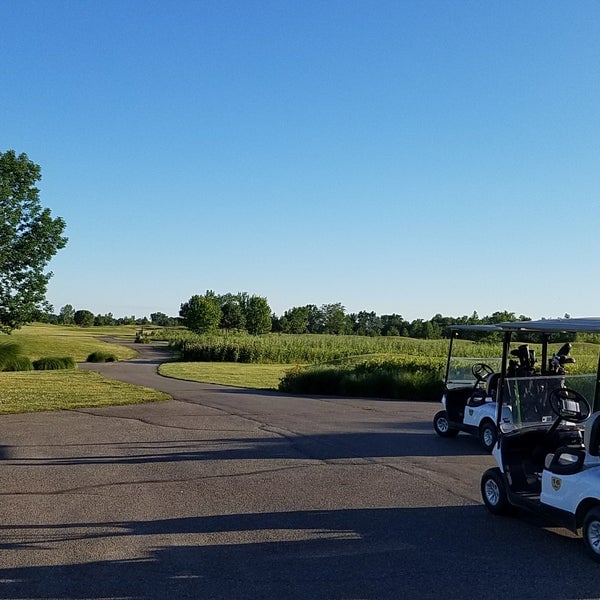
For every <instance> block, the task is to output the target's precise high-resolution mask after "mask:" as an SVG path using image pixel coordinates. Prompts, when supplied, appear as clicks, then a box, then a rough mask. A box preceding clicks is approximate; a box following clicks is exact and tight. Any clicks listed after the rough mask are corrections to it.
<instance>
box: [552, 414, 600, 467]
mask: <svg viewBox="0 0 600 600" xmlns="http://www.w3.org/2000/svg"><path fill="white" fill-rule="evenodd" d="M583 443H584V447H585V449H582V448H579V447H575V446H561V447H560V448H557V449H556V450H555V451H554V452H553V453H551V454H548V455H547V456H546V460H545V462H544V465H545V467H546V469H548V470H549V471H552V473H556V474H557V475H573V474H574V473H577V472H578V471H580V470H581V469H583V468H584V467H587V466H597V465H600V412H596V413H594V414H593V415H591V416H590V417H589V419H588V420H587V422H586V424H585V430H584V433H583Z"/></svg>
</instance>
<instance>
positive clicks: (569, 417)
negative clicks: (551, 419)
mask: <svg viewBox="0 0 600 600" xmlns="http://www.w3.org/2000/svg"><path fill="white" fill-rule="evenodd" d="M548 404H550V408H551V409H552V412H553V413H554V414H555V415H556V416H557V417H559V418H560V419H561V420H562V419H564V420H565V421H570V422H571V423H583V421H585V420H586V419H587V418H588V417H589V416H590V413H591V412H592V408H591V406H590V403H589V402H588V401H587V400H586V398H585V397H584V396H582V395H581V394H580V393H579V392H576V391H575V390H572V389H571V388H566V387H559V388H555V389H553V390H552V391H551V392H550V395H549V396H548Z"/></svg>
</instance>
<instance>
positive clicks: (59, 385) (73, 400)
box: [0, 370, 169, 414]
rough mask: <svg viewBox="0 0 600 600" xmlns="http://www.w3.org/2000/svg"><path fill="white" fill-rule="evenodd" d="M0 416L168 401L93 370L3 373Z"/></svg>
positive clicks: (146, 390)
mask: <svg viewBox="0 0 600 600" xmlns="http://www.w3.org/2000/svg"><path fill="white" fill-rule="evenodd" d="M0 389H2V394H1V395H0V414H9V413H25V412H36V411H44V410H73V409H76V408H83V407H98V406H112V405H115V406H116V405H124V404H138V403H140V402H155V401H159V400H168V399H169V396H168V395H167V394H164V393H162V392H157V391H156V390H152V389H150V388H145V387H140V386H135V385H130V384H127V383H123V382H120V381H115V380H113V379H107V378H105V377H102V376H100V375H98V374H97V373H92V372H89V371H79V370H69V371H25V372H19V373H0Z"/></svg>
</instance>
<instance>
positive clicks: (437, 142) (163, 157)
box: [0, 0, 600, 320]
mask: <svg viewBox="0 0 600 600" xmlns="http://www.w3.org/2000/svg"><path fill="white" fill-rule="evenodd" d="M599 31H600V3H598V2H595V1H594V2H592V1H586V0H582V1H578V2H562V1H561V2H554V1H547V2H537V1H532V2H522V1H519V2H512V1H509V0H502V1H493V0H490V1H487V0H486V1H477V2H475V1H473V2H471V1H458V0H457V1H442V0H436V1H428V0H418V1H417V0H415V1H399V0H398V1H394V2H391V1H386V0H381V1H377V0H369V1H356V0H346V1H343V2H342V1H335V0H332V1H326V0H318V1H313V0H302V1H300V0H298V1H291V0H287V1H286V0H281V1H268V0H265V1H260V2H259V1H254V0H245V1H241V0H239V1H229V0H219V1H214V2H213V1H208V0H207V1H197V2H187V1H182V0H170V1H169V2H166V1H163V2H156V1H143V2H142V1H141V0H139V1H137V0H136V1H132V0H119V1H116V0H102V1H92V0H78V1H60V0H53V1H48V0H38V1H31V0H9V1H7V2H4V3H3V5H2V21H1V23H0V48H1V51H2V57H3V59H2V63H3V64H2V68H1V69H0V151H5V150H8V149H14V150H15V151H16V152H18V153H20V152H25V153H27V154H28V156H29V157H30V158H31V159H32V160H34V161H35V162H37V163H38V164H40V166H41V167H42V181H41V182H40V186H39V187H40V191H41V193H40V199H41V202H42V205H43V206H47V207H49V208H50V209H51V210H52V212H53V214H54V215H59V216H62V217H63V218H64V219H65V221H66V223H67V232H66V233H67V235H68V237H69V243H68V245H67V247H66V248H65V249H64V250H61V251H60V252H59V254H57V256H56V257H55V258H54V259H53V260H52V262H51V264H50V269H51V270H52V271H53V272H54V277H53V278H52V280H51V283H50V285H49V287H48V299H49V301H50V302H51V303H52V304H53V305H54V307H55V310H56V311H57V312H58V310H59V309H60V307H62V306H64V305H65V304H72V305H73V306H74V307H75V308H76V309H84V308H85V309H88V310H91V311H92V312H94V313H96V314H97V313H102V314H104V313H107V312H112V313H113V314H114V315H115V316H125V315H136V316H137V317H141V316H144V315H147V316H149V315H150V313H152V312H157V311H160V312H164V313H167V314H169V315H176V314H178V311H179V307H180V304H181V303H182V302H184V301H186V300H188V299H189V298H190V296H192V295H193V294H196V293H200V294H202V293H204V292H205V291H206V290H207V289H211V290H214V291H215V292H217V293H221V294H223V293H226V292H233V293H235V292H238V291H246V292H249V293H250V294H258V295H260V296H266V297H267V298H268V300H269V303H270V305H271V308H272V309H273V311H274V312H275V313H276V314H279V315H281V314H283V312H284V311H285V310H287V309H288V308H291V307H293V306H302V305H305V304H316V305H319V306H320V305H321V304H328V303H334V302H341V303H342V304H343V305H344V306H345V307H346V310H347V311H348V312H358V311H360V310H369V311H371V310H373V311H375V312H376V313H378V314H390V313H399V314H402V315H403V316H404V317H405V318H407V319H410V320H412V319H416V318H424V319H428V318H430V317H431V316H433V315H434V314H436V313H441V314H443V315H445V316H461V315H465V314H471V313H472V312H473V311H477V312H478V314H479V315H480V316H482V315H487V314H491V313H493V312H494V311H497V310H509V311H512V312H515V313H516V314H517V315H520V314H525V315H527V316H531V317H534V318H537V317H556V316H562V315H563V314H565V313H569V314H571V315H572V316H587V315H598V314H600V306H599V302H598V298H600V279H599V278H598V277H597V273H598V269H597V263H598V256H600V235H599V233H598V225H599V224H600V194H599V192H600V168H599V166H600V144H599V140H600V35H598V32H599Z"/></svg>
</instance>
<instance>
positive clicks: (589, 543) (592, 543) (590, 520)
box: [583, 506, 600, 562]
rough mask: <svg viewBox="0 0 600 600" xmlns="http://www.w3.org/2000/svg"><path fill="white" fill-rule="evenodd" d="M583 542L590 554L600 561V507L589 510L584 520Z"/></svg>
mask: <svg viewBox="0 0 600 600" xmlns="http://www.w3.org/2000/svg"><path fill="white" fill-rule="evenodd" d="M583 542H584V544H585V548H586V550H587V551H588V554H589V555H590V556H591V557H592V559H593V560H595V561H596V562H600V507H598V506H597V507H595V508H592V509H591V510H589V511H588V513H587V515H586V516H585V519H584V520H583Z"/></svg>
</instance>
